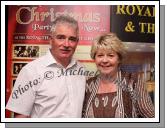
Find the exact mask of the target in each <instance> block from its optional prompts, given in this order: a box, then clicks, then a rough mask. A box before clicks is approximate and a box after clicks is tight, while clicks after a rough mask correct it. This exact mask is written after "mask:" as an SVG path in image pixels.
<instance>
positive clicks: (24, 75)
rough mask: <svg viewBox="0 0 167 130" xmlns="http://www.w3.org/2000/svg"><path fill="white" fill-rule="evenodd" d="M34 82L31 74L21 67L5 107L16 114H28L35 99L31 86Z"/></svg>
mask: <svg viewBox="0 0 167 130" xmlns="http://www.w3.org/2000/svg"><path fill="white" fill-rule="evenodd" d="M34 81H35V82H34ZM36 82H37V81H36V80H35V79H33V76H32V74H31V73H30V72H29V71H28V70H27V69H26V68H25V67H23V69H22V70H21V71H20V73H19V75H18V77H17V79H16V82H15V84H14V87H13V90H12V93H11V95H10V98H9V100H8V102H7V105H6V109H8V110H10V111H13V112H16V113H18V114H22V115H26V116H30V114H31V111H32V108H33V104H34V101H35V91H34V89H33V87H34V83H35V84H36Z"/></svg>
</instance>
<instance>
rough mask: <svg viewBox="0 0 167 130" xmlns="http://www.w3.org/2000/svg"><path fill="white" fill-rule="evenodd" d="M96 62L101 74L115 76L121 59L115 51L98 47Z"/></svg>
mask: <svg viewBox="0 0 167 130" xmlns="http://www.w3.org/2000/svg"><path fill="white" fill-rule="evenodd" d="M95 63H96V66H97V69H98V70H99V71H100V73H101V74H104V75H108V74H110V75H111V76H115V75H116V73H117V70H118V65H119V63H120V61H119V56H118V54H117V53H116V52H115V51H112V50H107V49H98V50H97V53H96V55H95Z"/></svg>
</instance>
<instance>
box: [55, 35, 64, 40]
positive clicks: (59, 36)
mask: <svg viewBox="0 0 167 130" xmlns="http://www.w3.org/2000/svg"><path fill="white" fill-rule="evenodd" d="M56 39H66V37H65V36H64V35H57V36H56Z"/></svg>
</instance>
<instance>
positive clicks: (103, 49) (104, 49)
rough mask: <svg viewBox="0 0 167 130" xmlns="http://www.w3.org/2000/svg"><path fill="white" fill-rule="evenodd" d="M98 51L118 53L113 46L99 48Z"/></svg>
mask: <svg viewBox="0 0 167 130" xmlns="http://www.w3.org/2000/svg"><path fill="white" fill-rule="evenodd" d="M96 53H116V52H115V51H114V50H113V49H111V48H98V49H97V51H96Z"/></svg>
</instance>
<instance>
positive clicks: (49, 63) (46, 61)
mask: <svg viewBox="0 0 167 130" xmlns="http://www.w3.org/2000/svg"><path fill="white" fill-rule="evenodd" d="M51 32H52V33H51V36H50V45H51V48H50V50H49V51H48V53H47V54H46V55H45V56H43V57H41V58H38V59H36V60H34V61H32V62H30V63H29V64H27V65H26V66H25V67H23V69H22V70H21V71H20V73H19V75H18V77H17V80H16V82H15V85H14V89H13V92H12V94H11V96H10V99H9V101H8V103H7V106H6V108H7V109H8V110H11V111H13V112H15V113H17V115H16V116H15V117H24V118H25V117H31V118H33V117H45V118H46V117H48V118H50V117H57V118H64V117H81V113H82V105H83V100H84V94H85V76H84V75H81V74H79V73H77V71H79V70H80V68H83V66H82V65H81V64H80V63H79V62H78V61H76V60H75V59H73V58H72V56H73V54H74V52H75V49H76V46H77V43H78V40H79V28H78V23H77V21H76V20H75V19H73V18H71V17H69V16H59V17H57V19H56V20H55V22H54V25H53V26H52V28H51ZM72 72H73V73H72ZM74 72H75V73H74Z"/></svg>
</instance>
